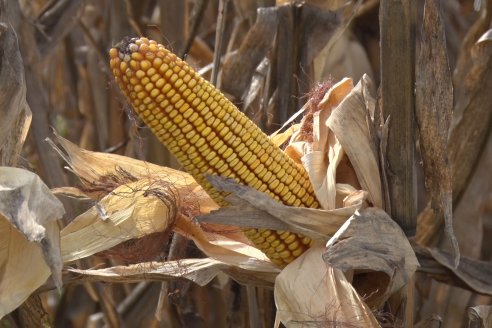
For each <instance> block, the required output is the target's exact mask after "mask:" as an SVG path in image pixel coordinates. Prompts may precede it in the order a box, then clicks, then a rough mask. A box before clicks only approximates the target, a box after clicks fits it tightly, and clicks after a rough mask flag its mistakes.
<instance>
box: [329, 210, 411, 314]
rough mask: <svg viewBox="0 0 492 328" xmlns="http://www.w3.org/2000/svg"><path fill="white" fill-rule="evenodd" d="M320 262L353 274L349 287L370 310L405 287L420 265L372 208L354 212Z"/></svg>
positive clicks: (405, 241) (382, 214)
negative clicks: (323, 261) (362, 299)
mask: <svg viewBox="0 0 492 328" xmlns="http://www.w3.org/2000/svg"><path fill="white" fill-rule="evenodd" d="M362 231H363V233H361V232H362ZM323 259H324V260H325V262H327V263H328V264H329V265H331V266H333V267H335V268H338V269H340V270H342V271H343V272H345V273H346V274H353V275H354V277H353V281H352V284H353V285H354V287H355V289H356V290H357V291H358V293H359V295H361V296H362V297H364V300H365V302H366V303H367V304H368V306H370V307H371V308H373V309H376V308H378V307H380V306H381V305H382V304H384V302H385V301H386V300H387V299H388V298H389V296H391V295H392V294H393V293H394V292H396V291H397V290H399V289H400V288H402V287H403V286H405V285H406V284H407V283H408V281H409V279H410V278H411V277H412V276H413V274H414V273H415V270H416V269H417V267H418V265H419V264H418V261H417V258H416V256H415V253H414V251H413V249H412V246H411V245H410V243H409V242H408V239H407V238H406V236H405V233H404V232H403V231H402V230H401V228H400V227H399V226H398V224H397V223H396V222H395V221H393V220H392V219H391V218H390V217H389V216H388V214H386V212H384V211H383V210H381V209H379V208H375V207H370V208H366V209H364V210H361V211H360V212H356V213H355V214H354V215H353V216H352V217H351V218H350V219H349V220H347V222H346V223H345V224H344V225H343V226H342V227H341V228H340V229H339V230H338V232H337V233H336V235H335V236H333V238H331V239H330V241H329V242H328V243H327V251H326V253H325V254H324V255H323ZM358 273H362V275H361V276H358Z"/></svg>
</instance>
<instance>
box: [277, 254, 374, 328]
mask: <svg viewBox="0 0 492 328" xmlns="http://www.w3.org/2000/svg"><path fill="white" fill-rule="evenodd" d="M324 252H325V247H324V246H321V247H312V248H310V249H309V250H307V251H306V252H305V253H304V254H303V255H301V256H300V257H299V258H297V259H296V260H295V261H293V262H292V263H290V264H289V265H288V266H287V267H285V269H284V270H282V272H281V273H280V274H279V275H278V276H277V278H276V279H275V290H274V296H275V303H276V305H277V316H278V317H279V319H280V321H282V323H283V324H284V325H285V326H286V327H289V328H290V327H306V326H315V327H316V326H321V327H326V326H328V327H330V326H336V327H338V326H340V327H344V326H349V327H350V326H351V325H353V326H356V327H380V326H379V324H378V322H377V320H376V319H375V318H374V316H373V315H372V313H371V310H370V309H369V307H368V306H367V305H366V304H365V303H364V301H363V300H362V298H361V297H360V296H359V295H358V294H357V292H356V291H355V289H354V288H353V287H352V285H351V284H350V282H349V281H348V280H347V278H346V277H345V275H344V274H343V272H342V271H341V270H339V269H336V268H334V267H332V266H330V265H328V264H326V263H325V262H324V261H323V259H322V255H323V253H324Z"/></svg>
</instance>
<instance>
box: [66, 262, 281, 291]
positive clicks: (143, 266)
mask: <svg viewBox="0 0 492 328" xmlns="http://www.w3.org/2000/svg"><path fill="white" fill-rule="evenodd" d="M68 271H69V273H70V277H69V280H77V281H79V280H89V281H90V280H93V281H104V282H117V283H132V282H140V281H165V280H175V279H176V278H184V279H188V280H190V281H193V282H194V283H196V284H198V285H200V286H205V285H207V284H208V283H210V282H211V281H212V279H214V278H215V277H216V276H217V275H218V274H219V273H220V272H225V273H227V274H229V275H230V276H232V277H234V279H236V280H237V281H239V282H241V283H247V284H253V285H257V286H263V287H271V286H272V284H273V280H274V279H275V276H276V274H277V272H276V271H272V272H251V271H249V270H243V269H240V268H237V267H235V266H233V265H231V264H228V263H224V262H221V261H219V260H216V259H212V258H204V259H183V260H179V261H166V262H145V263H139V264H132V265H128V266H114V267H110V268H105V269H95V270H92V269H90V270H78V269H68Z"/></svg>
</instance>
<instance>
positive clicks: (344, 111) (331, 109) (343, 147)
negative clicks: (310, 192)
mask: <svg viewBox="0 0 492 328" xmlns="http://www.w3.org/2000/svg"><path fill="white" fill-rule="evenodd" d="M369 85H370V80H369V78H368V77H367V76H366V75H365V76H364V77H363V78H362V79H361V81H360V82H359V83H358V84H357V86H356V87H355V88H354V87H353V83H352V80H351V79H349V78H345V79H342V80H341V81H340V82H338V83H336V84H335V85H333V86H332V87H331V88H330V89H329V90H328V91H327V92H326V94H325V96H324V97H323V99H322V100H321V102H320V103H319V105H318V111H316V112H315V113H314V115H313V124H312V141H311V140H309V138H307V137H306V136H305V135H303V133H302V131H303V127H301V129H300V130H299V131H298V132H297V133H294V134H293V136H292V138H291V142H290V144H289V145H288V146H287V148H286V150H285V152H286V154H287V155H289V156H290V157H291V158H293V159H294V160H295V161H299V159H300V160H301V161H302V164H303V166H304V167H305V168H306V170H307V172H308V174H309V177H310V179H311V182H312V183H313V187H314V190H315V193H316V197H317V198H318V200H319V202H320V205H321V207H322V208H323V209H327V210H332V209H335V208H339V207H343V199H344V197H345V196H346V194H344V191H343V190H341V189H340V186H341V185H350V186H352V187H353V188H354V189H357V190H358V189H362V190H365V191H367V192H368V195H369V201H370V202H371V203H373V205H375V206H377V207H382V205H383V198H382V187H381V180H380V175H379V166H378V157H377V152H376V149H377V147H376V145H374V136H373V133H372V131H371V128H370V126H369V124H372V122H369V121H368V117H370V116H371V115H370V114H371V113H372V111H373V109H372V108H368V107H367V106H370V105H371V104H374V100H373V99H372V98H371V97H370V92H369ZM369 98H371V99H369ZM304 124H306V122H304ZM307 128H309V126H308V127H307ZM304 130H305V129H304Z"/></svg>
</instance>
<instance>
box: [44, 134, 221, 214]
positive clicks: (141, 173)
mask: <svg viewBox="0 0 492 328" xmlns="http://www.w3.org/2000/svg"><path fill="white" fill-rule="evenodd" d="M57 142H58V143H59V144H60V145H61V147H62V149H60V148H58V147H57V146H55V145H53V147H54V149H55V150H56V151H57V152H58V153H59V154H60V156H61V157H62V158H63V159H64V160H65V161H66V162H67V164H68V165H69V166H70V169H71V170H72V171H73V172H74V173H75V174H76V175H77V176H79V177H80V178H81V179H82V182H84V184H85V185H87V186H89V187H91V185H92V184H96V185H97V184H98V183H99V182H100V181H104V180H105V178H107V177H116V179H118V178H120V180H121V181H120V183H119V184H120V185H121V184H124V183H126V182H128V176H130V177H131V178H132V179H134V180H138V179H149V180H153V181H156V182H158V181H163V182H165V183H167V184H169V185H170V186H171V187H172V188H173V190H174V191H175V192H176V193H177V194H178V198H179V199H180V200H181V204H189V205H192V207H195V208H199V209H200V211H201V213H206V212H208V211H210V210H212V209H216V208H217V207H218V206H217V204H216V203H215V202H214V201H213V200H212V199H211V198H210V197H209V196H208V195H207V193H206V192H205V191H204V190H203V188H202V187H201V186H200V185H199V184H198V183H197V182H196V181H195V179H193V177H192V176H191V175H189V174H188V173H185V172H182V171H178V170H174V169H171V168H169V167H165V166H159V165H156V164H152V163H149V162H145V161H141V160H137V159H133V158H130V157H126V156H121V155H116V154H108V153H99V152H92V151H89V150H85V149H82V148H80V147H78V146H77V145H75V144H73V143H71V142H70V141H68V140H66V139H64V138H62V137H60V136H57ZM115 187H116V186H115ZM57 192H59V193H65V194H67V195H69V196H72V197H81V196H83V195H84V194H86V195H88V196H90V197H91V198H97V197H102V196H104V195H105V194H106V193H107V192H106V193H102V194H100V193H95V194H94V193H91V192H90V190H87V191H82V192H77V191H75V190H71V189H67V188H63V189H57Z"/></svg>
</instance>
